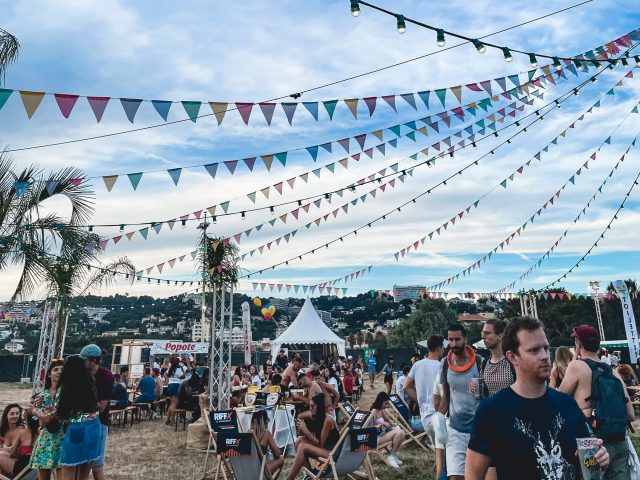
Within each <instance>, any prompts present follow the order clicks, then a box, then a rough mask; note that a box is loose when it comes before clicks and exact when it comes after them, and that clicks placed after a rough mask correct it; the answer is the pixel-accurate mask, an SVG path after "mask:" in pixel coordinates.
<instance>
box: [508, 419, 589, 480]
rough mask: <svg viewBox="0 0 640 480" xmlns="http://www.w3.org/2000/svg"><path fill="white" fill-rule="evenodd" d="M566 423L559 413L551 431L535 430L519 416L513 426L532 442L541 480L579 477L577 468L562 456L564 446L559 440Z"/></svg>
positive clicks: (574, 478)
mask: <svg viewBox="0 0 640 480" xmlns="http://www.w3.org/2000/svg"><path fill="white" fill-rule="evenodd" d="M564 424H565V421H564V419H563V418H562V416H561V415H560V414H559V413H558V414H557V415H556V417H555V418H554V419H553V425H552V427H551V431H550V432H546V433H544V434H540V432H534V431H533V430H532V429H531V425H530V424H528V423H525V422H523V421H522V420H520V419H518V418H516V419H515V422H514V425H513V428H514V429H515V430H517V431H518V432H520V433H522V434H523V435H525V436H526V437H528V438H529V439H530V440H531V442H532V447H533V451H534V452H535V456H536V462H537V464H538V476H539V478H540V480H576V479H577V476H576V471H575V468H574V467H573V465H571V464H570V463H568V462H567V461H566V460H565V459H564V457H563V456H562V448H561V446H560V443H559V442H558V434H559V433H560V431H561V430H562V426H563V425H564Z"/></svg>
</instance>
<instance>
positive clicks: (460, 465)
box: [439, 323, 506, 480]
mask: <svg viewBox="0 0 640 480" xmlns="http://www.w3.org/2000/svg"><path fill="white" fill-rule="evenodd" d="M447 339H448V340H449V353H448V354H447V356H446V357H445V358H443V359H442V372H441V374H440V381H441V383H442V399H441V401H440V410H439V411H440V413H443V414H445V415H446V413H447V412H449V429H448V430H449V432H448V434H449V435H448V440H447V448H446V453H445V455H446V461H447V475H448V478H450V479H453V480H464V478H465V477H464V465H465V460H466V455H467V445H468V444H469V436H470V435H471V426H472V424H473V416H474V415H475V413H476V408H477V407H478V403H479V399H478V398H477V397H476V395H474V394H473V393H471V388H472V386H473V385H476V386H477V384H478V379H479V378H480V367H481V363H482V360H481V359H480V357H476V353H475V351H474V350H473V349H472V348H471V347H470V346H468V345H467V335H466V331H465V329H464V327H463V326H462V325H460V324H459V323H456V324H453V325H451V326H450V327H449V328H448V329H447ZM505 478H506V477H505Z"/></svg>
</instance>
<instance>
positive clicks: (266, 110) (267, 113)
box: [258, 102, 276, 125]
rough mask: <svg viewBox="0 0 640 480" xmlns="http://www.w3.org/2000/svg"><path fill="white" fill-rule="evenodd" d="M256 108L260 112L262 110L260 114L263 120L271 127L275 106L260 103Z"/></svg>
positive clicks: (269, 103) (268, 103) (273, 104)
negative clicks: (258, 108)
mask: <svg viewBox="0 0 640 480" xmlns="http://www.w3.org/2000/svg"><path fill="white" fill-rule="evenodd" d="M258 106H259V107H260V110H262V114H263V115H264V119H265V120H266V121H267V125H271V120H272V119H273V112H274V111H275V109H276V104H275V103H271V102H262V103H259V104H258Z"/></svg>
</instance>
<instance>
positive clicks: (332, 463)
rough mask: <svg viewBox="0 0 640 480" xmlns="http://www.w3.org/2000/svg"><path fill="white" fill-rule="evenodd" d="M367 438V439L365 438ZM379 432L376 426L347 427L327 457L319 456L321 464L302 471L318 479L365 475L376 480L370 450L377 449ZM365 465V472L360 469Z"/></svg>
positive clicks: (304, 468) (315, 479) (335, 479)
mask: <svg viewBox="0 0 640 480" xmlns="http://www.w3.org/2000/svg"><path fill="white" fill-rule="evenodd" d="M365 439H366V440H365ZM377 440H378V433H377V431H376V428H375V427H369V428H345V429H344V430H343V431H342V433H341V434H340V438H339V439H338V442H337V443H336V446H335V447H333V450H331V454H330V455H329V456H328V457H327V458H319V459H318V460H319V464H318V465H317V466H316V467H315V468H312V469H311V470H309V469H307V468H306V467H303V468H302V472H303V473H304V474H305V475H308V477H310V478H312V479H314V480H318V479H320V478H333V480H338V477H343V476H347V477H348V478H351V479H353V478H355V477H354V476H353V475H354V474H358V475H363V476H365V477H366V478H367V479H368V480H375V478H376V477H375V474H374V473H373V467H372V466H371V460H370V459H369V451H371V450H373V449H375V444H376V443H377ZM363 465H364V472H360V471H358V469H359V468H360V467H362V466H363Z"/></svg>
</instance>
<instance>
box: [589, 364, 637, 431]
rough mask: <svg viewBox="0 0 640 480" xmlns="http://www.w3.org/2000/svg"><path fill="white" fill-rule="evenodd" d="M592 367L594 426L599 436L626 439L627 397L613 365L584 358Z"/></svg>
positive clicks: (590, 397)
mask: <svg viewBox="0 0 640 480" xmlns="http://www.w3.org/2000/svg"><path fill="white" fill-rule="evenodd" d="M583 360H584V362H585V363H586V364H587V365H589V368H591V396H589V397H587V398H586V399H585V400H591V408H592V409H593V413H592V414H591V418H592V419H593V427H594V430H595V434H596V436H597V437H598V438H601V439H602V440H604V441H605V442H606V441H619V440H624V438H625V435H626V429H627V408H626V402H627V398H626V397H625V394H624V387H623V386H622V383H621V382H620V380H619V379H618V378H617V377H616V376H615V375H614V374H613V369H612V368H611V365H607V364H606V363H602V362H596V361H593V360H589V359H583Z"/></svg>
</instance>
